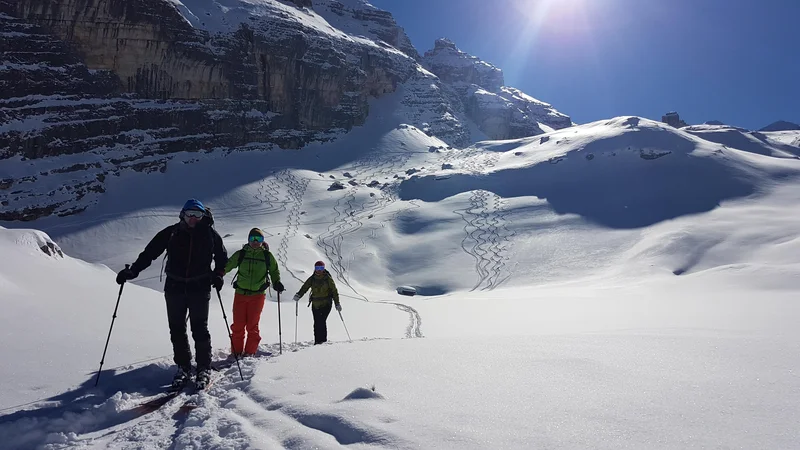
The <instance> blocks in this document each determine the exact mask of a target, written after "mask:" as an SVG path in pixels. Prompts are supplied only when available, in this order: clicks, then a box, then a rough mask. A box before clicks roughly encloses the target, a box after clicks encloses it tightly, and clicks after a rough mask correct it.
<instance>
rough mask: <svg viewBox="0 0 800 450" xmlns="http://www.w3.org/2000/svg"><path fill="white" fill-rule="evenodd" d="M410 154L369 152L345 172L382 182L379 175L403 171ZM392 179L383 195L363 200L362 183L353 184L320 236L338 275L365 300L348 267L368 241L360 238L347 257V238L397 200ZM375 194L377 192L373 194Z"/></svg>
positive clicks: (327, 255) (359, 178)
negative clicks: (349, 275) (352, 283)
mask: <svg viewBox="0 0 800 450" xmlns="http://www.w3.org/2000/svg"><path fill="white" fill-rule="evenodd" d="M409 158H410V155H409V154H408V153H407V152H400V153H395V154H374V153H373V154H369V155H366V156H365V157H364V158H362V159H360V160H358V161H356V162H354V163H353V165H352V166H351V167H349V168H347V169H343V172H348V173H349V174H350V175H351V176H352V178H351V180H355V181H356V182H358V180H362V181H361V184H363V182H364V181H366V182H367V183H369V182H372V181H378V183H381V182H380V181H379V180H378V179H379V178H385V179H388V178H389V177H390V176H391V175H392V174H395V173H397V172H398V171H400V170H402V169H403V168H404V166H405V164H406V163H407V161H408V159H409ZM394 183H396V181H395V180H392V181H391V182H384V183H381V188H380V192H381V195H380V196H378V195H374V196H370V199H369V200H367V201H361V202H359V201H358V200H357V198H356V195H357V194H358V192H359V190H360V184H359V185H355V186H352V187H351V188H350V189H348V190H347V192H346V193H345V194H344V195H343V196H342V197H341V198H339V199H337V201H336V204H335V205H334V207H333V210H334V212H335V215H334V217H333V223H332V224H331V225H330V226H328V229H327V230H326V231H325V233H322V234H321V235H320V236H318V237H317V244H318V245H319V246H320V247H321V248H322V249H323V251H324V252H325V256H326V257H327V258H328V260H329V261H330V268H331V269H332V270H333V272H334V274H335V276H336V278H337V279H338V280H339V281H341V282H342V283H343V284H344V285H346V286H347V287H348V288H350V290H351V291H352V292H353V293H354V294H355V295H357V296H359V297H361V298H362V299H363V300H365V301H369V299H367V298H366V297H365V296H364V295H362V294H361V293H359V292H358V291H357V290H356V289H355V288H354V287H353V286H352V285H351V284H350V281H349V279H348V277H347V271H348V267H349V266H350V263H351V261H352V260H353V259H354V258H355V254H356V252H357V251H358V250H359V249H360V248H365V247H366V243H365V242H364V241H363V239H360V240H359V243H358V244H356V247H355V248H353V249H352V250H351V251H350V252H349V255H350V256H349V257H348V258H346V257H345V256H344V255H345V251H346V250H345V249H346V248H348V247H347V246H346V245H345V241H346V239H347V237H348V236H349V235H351V234H353V233H356V232H357V231H358V230H360V229H361V228H362V227H363V226H364V221H366V220H369V219H371V218H372V217H374V215H375V214H377V213H378V212H380V211H382V210H384V209H386V208H387V207H388V206H389V205H391V204H392V203H394V202H395V201H396V200H397V196H396V195H395V194H394V189H395V187H394V186H393V184H394ZM373 194H374V193H373Z"/></svg>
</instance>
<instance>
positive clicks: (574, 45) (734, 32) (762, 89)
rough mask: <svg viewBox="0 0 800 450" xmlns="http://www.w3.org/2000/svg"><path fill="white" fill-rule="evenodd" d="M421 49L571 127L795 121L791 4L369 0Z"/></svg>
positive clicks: (794, 5) (796, 64)
mask: <svg viewBox="0 0 800 450" xmlns="http://www.w3.org/2000/svg"><path fill="white" fill-rule="evenodd" d="M370 2H371V3H372V4H373V5H375V6H376V7H379V8H382V9H385V10H388V11H390V12H391V13H392V14H393V15H394V17H395V19H396V20H397V22H398V24H399V25H400V26H402V27H403V28H404V29H405V30H406V32H407V33H408V35H409V37H410V38H411V41H412V42H413V44H414V46H415V47H417V50H419V52H420V53H424V52H425V51H427V50H429V49H431V48H432V47H433V43H434V41H435V40H436V39H437V38H440V37H447V38H449V39H451V40H452V41H454V42H455V43H456V44H457V45H458V47H459V48H460V49H461V50H463V51H465V52H467V53H470V54H473V55H475V56H479V57H480V58H481V59H483V60H485V61H488V62H491V63H493V64H495V65H497V66H499V67H500V68H502V69H503V71H504V73H505V81H506V84H507V85H509V86H514V87H517V88H520V89H522V90H523V91H525V92H526V93H528V94H530V95H532V96H534V97H536V98H538V99H540V100H542V101H545V102H548V103H551V104H552V105H553V106H554V107H556V109H558V110H559V111H561V112H563V113H565V114H569V115H570V116H571V117H572V119H573V121H575V122H577V123H587V122H591V121H595V120H601V119H606V118H610V117H615V116H620V115H639V116H643V117H648V118H651V119H656V120H660V118H661V115H663V114H664V113H666V112H668V111H678V112H679V113H680V115H681V117H682V118H683V119H684V120H686V121H687V122H688V123H690V124H696V123H703V122H705V121H709V120H720V121H723V122H725V123H728V124H731V125H736V126H741V127H745V128H749V129H758V128H761V127H763V126H766V125H768V124H770V123H772V122H774V121H776V120H788V121H791V122H795V123H800V102H798V99H800V83H798V80H800V58H797V57H796V55H797V52H798V42H800V29H798V28H797V17H800V2H798V1H796V0H763V1H760V2H754V1H743V0H701V1H696V0H670V1H666V2H661V1H658V2H657V1H641V0H497V1H493V2H486V1H485V0H402V1H399V0H370Z"/></svg>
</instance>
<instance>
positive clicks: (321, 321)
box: [312, 303, 333, 344]
mask: <svg viewBox="0 0 800 450" xmlns="http://www.w3.org/2000/svg"><path fill="white" fill-rule="evenodd" d="M332 306H333V305H332V303H327V304H326V305H324V306H322V307H320V308H317V309H313V308H312V312H313V313H314V344H322V343H323V342H326V341H327V340H328V326H327V324H326V321H327V320H328V314H330V313H331V307H332Z"/></svg>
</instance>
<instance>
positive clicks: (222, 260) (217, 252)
mask: <svg viewBox="0 0 800 450" xmlns="http://www.w3.org/2000/svg"><path fill="white" fill-rule="evenodd" d="M211 239H212V241H213V242H212V244H213V245H214V272H215V273H218V274H225V272H227V271H225V267H226V264H227V263H228V250H226V249H225V244H224V243H223V242H222V237H221V236H220V235H219V233H217V230H215V229H213V228H212V229H211Z"/></svg>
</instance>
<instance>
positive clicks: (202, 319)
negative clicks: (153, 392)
mask: <svg viewBox="0 0 800 450" xmlns="http://www.w3.org/2000/svg"><path fill="white" fill-rule="evenodd" d="M164 297H165V298H166V300H167V321H168V322H169V336H170V339H171V340H172V351H173V352H174V354H175V357H174V361H175V364H177V365H178V367H183V368H184V369H186V368H190V367H191V364H192V351H191V349H190V348H189V337H188V336H187V335H186V316H187V314H188V316H189V324H190V325H191V327H192V339H193V340H194V350H195V357H196V362H197V370H198V371H200V370H203V369H209V368H211V333H209V331H208V307H209V304H210V302H211V292H190V293H172V292H167V293H164Z"/></svg>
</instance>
